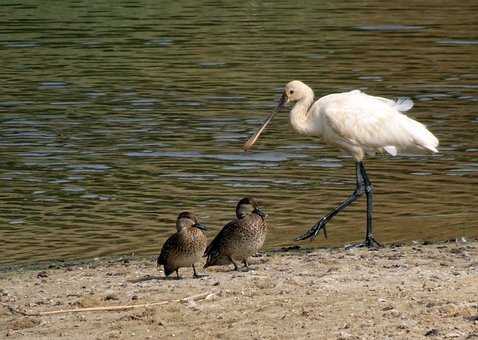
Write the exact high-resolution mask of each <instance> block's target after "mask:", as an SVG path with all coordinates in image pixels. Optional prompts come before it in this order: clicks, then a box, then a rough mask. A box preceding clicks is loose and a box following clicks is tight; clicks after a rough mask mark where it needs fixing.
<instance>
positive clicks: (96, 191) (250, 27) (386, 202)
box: [0, 0, 478, 264]
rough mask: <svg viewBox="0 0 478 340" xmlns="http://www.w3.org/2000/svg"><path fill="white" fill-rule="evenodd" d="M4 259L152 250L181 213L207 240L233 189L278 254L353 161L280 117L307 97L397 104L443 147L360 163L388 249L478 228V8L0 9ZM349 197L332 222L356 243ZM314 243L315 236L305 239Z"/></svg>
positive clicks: (206, 5) (225, 216) (432, 4)
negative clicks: (254, 211)
mask: <svg viewBox="0 0 478 340" xmlns="http://www.w3.org/2000/svg"><path fill="white" fill-rule="evenodd" d="M0 8H1V11H2V14H3V15H2V17H3V23H2V29H1V35H0V52H1V58H2V61H1V68H0V79H1V82H0V84H1V85H0V86H1V92H0V156H1V163H0V184H1V185H0V202H1V205H0V240H1V247H0V249H1V250H0V254H1V257H0V263H3V264H6V263H26V262H33V261H39V260H48V259H74V258H88V257H95V256H101V255H110V254H124V253H132V252H134V253H136V254H153V253H157V252H158V250H159V248H160V245H161V242H162V240H163V239H164V238H165V237H166V236H167V235H169V234H170V233H172V232H173V228H174V220H175V217H176V215H177V213H179V212H180V211H181V210H186V209H187V210H191V211H194V212H196V213H197V214H198V215H199V216H200V218H201V220H202V221H203V222H205V223H206V224H208V225H209V226H210V227H211V229H212V230H211V235H212V233H214V232H215V231H216V230H217V229H218V228H220V227H221V226H222V225H223V224H224V223H225V222H227V221H228V220H229V219H230V218H231V217H232V216H233V207H234V205H235V202H236V201H237V200H238V199H239V198H241V197H243V196H246V195H252V196H255V197H257V198H259V199H260V201H261V202H262V205H263V207H264V208H265V210H266V211H267V212H268V213H269V215H270V222H271V225H272V226H273V229H272V231H271V233H270V235H269V238H268V242H267V247H268V248H272V247H278V246H283V245H291V244H293V242H292V241H291V239H292V238H293V237H295V236H297V235H298V234H300V233H302V232H303V231H304V230H305V229H307V228H309V227H310V225H312V224H313V223H315V222H316V221H317V220H318V218H319V217H320V216H321V215H322V214H324V213H325V212H327V211H328V210H329V209H330V208H331V207H332V206H334V205H335V204H336V203H338V202H339V201H341V200H342V199H343V198H345V197H346V196H347V195H348V194H349V193H350V192H351V191H352V190H353V187H354V183H355V181H354V178H353V173H354V165H353V162H352V160H351V159H350V158H347V157H344V156H343V155H341V154H339V153H338V152H337V151H336V150H334V149H333V148H329V147H326V146H324V145H322V144H320V142H319V141H318V140H317V139H314V138H305V137H300V136H298V135H297V134H295V133H294V132H293V131H291V129H290V128H289V127H288V125H287V114H286V113H283V114H282V115H281V116H280V117H278V118H276V119H275V120H274V122H273V124H272V126H271V127H270V128H269V129H268V130H267V131H266V133H265V134H264V135H263V137H262V138H261V139H260V140H259V143H258V145H257V147H256V149H255V151H254V152H253V153H248V154H246V153H244V152H242V151H241V145H242V143H243V142H244V141H245V140H246V139H247V137H248V136H249V135H250V134H251V133H252V132H253V131H254V130H255V129H256V128H257V127H258V125H259V124H260V123H261V122H262V120H263V119H264V117H265V115H266V114H268V113H269V112H270V110H271V109H272V108H273V107H274V105H275V101H276V100H277V97H278V93H279V91H280V90H281V87H282V86H283V85H284V84H285V83H286V82H288V81H289V80H292V79H301V80H303V81H304V82H306V83H308V84H309V85H310V86H311V87H312V88H314V90H315V92H316V95H317V96H321V95H325V94H328V93H332V92H338V91H345V90H350V89H354V88H360V89H363V90H365V91H366V92H368V93H371V94H374V95H380V96H386V97H397V96H410V97H412V98H413V99H414V101H415V107H414V109H413V110H412V111H411V115H412V116H413V117H415V118H417V119H418V120H420V121H421V122H423V123H425V124H427V125H428V127H429V128H430V129H431V131H433V132H434V133H435V134H436V136H437V137H438V138H439V139H440V142H441V146H440V151H441V153H440V154H438V155H434V156H428V157H396V158H394V159H392V158H390V157H377V158H371V159H369V160H368V161H367V163H366V164H367V167H368V169H369V176H370V177H371V179H372V181H373V182H374V184H375V188H376V205H375V212H376V215H375V217H376V219H375V221H376V234H377V238H378V239H379V240H381V241H384V242H392V241H398V240H413V239H434V240H435V239H449V238H455V237H465V238H470V237H476V236H478V210H477V205H478V200H477V198H476V195H477V189H478V186H477V184H478V113H477V112H478V108H477V104H478V33H477V32H478V21H477V20H476V13H477V12H478V3H477V2H476V1H460V2H450V1H417V2H413V4H412V3H410V2H409V1H393V2H384V1H367V2H363V1H346V2H341V1H326V2H325V1H303V2H299V3H297V4H296V3H291V2H290V1H270V2H263V1H245V2H238V1H199V2H198V1H181V2H164V1H156V0H154V1H153V0H151V1H147V0H144V1H107V0H97V1H94V2H91V1H84V0H79V1H39V0H36V1H33V0H31V1H11V0H5V1H2V4H1V5H0ZM363 209H364V203H363V201H361V202H360V203H357V204H356V205H354V206H353V207H351V208H350V209H349V210H348V211H347V212H345V213H344V214H343V215H340V216H338V217H337V218H336V219H335V220H334V222H332V223H331V224H330V225H329V228H328V231H329V239H328V240H327V241H325V240H323V238H322V237H321V238H320V239H319V240H318V241H315V243H313V244H312V245H316V246H320V245H341V244H344V243H347V242H351V241H354V240H358V239H361V238H362V237H363V229H364V223H365V213H364V211H363ZM306 244H310V243H306Z"/></svg>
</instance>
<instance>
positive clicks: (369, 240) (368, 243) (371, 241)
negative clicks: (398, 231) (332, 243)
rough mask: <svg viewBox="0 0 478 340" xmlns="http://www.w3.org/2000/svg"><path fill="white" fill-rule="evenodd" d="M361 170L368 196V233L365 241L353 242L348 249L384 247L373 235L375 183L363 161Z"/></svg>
mask: <svg viewBox="0 0 478 340" xmlns="http://www.w3.org/2000/svg"><path fill="white" fill-rule="evenodd" d="M360 172H361V174H362V178H363V179H364V184H365V195H366V196H367V233H366V235H365V241H364V242H362V243H357V244H352V245H349V246H347V247H346V249H350V248H357V247H367V248H376V247H382V245H381V244H380V243H379V242H378V241H377V240H375V238H374V237H373V219H372V213H373V185H372V182H370V180H369V178H368V176H367V172H366V171H365V167H364V165H363V163H362V162H360Z"/></svg>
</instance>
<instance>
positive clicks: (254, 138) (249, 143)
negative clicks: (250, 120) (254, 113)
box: [243, 91, 289, 151]
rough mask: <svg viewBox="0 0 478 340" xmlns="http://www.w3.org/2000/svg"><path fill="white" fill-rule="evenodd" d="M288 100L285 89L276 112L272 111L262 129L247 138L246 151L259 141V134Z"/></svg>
mask: <svg viewBox="0 0 478 340" xmlns="http://www.w3.org/2000/svg"><path fill="white" fill-rule="evenodd" d="M288 102H289V98H288V97H287V94H286V93H285V91H284V92H283V93H282V96H281V97H280V99H279V103H278V104H277V108H276V110H275V112H272V113H271V114H270V115H269V116H267V118H266V120H265V121H264V123H263V124H262V126H261V127H260V129H259V130H257V132H256V133H255V134H254V135H253V136H252V137H251V138H249V139H248V140H247V142H246V143H245V144H244V147H243V148H244V151H249V149H250V148H252V146H253V145H254V143H255V142H256V141H257V139H259V136H260V135H261V133H262V131H264V129H265V128H266V127H267V125H269V123H270V122H271V120H272V118H273V117H274V115H275V114H276V112H278V111H279V110H280V109H281V108H283V107H284V106H285V105H286V104H287V103H288Z"/></svg>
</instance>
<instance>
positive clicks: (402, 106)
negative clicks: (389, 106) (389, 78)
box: [393, 97, 413, 112]
mask: <svg viewBox="0 0 478 340" xmlns="http://www.w3.org/2000/svg"><path fill="white" fill-rule="evenodd" d="M393 107H394V108H395V109H397V111H400V112H407V111H410V109H411V108H412V107H413V100H411V99H410V98H408V97H400V98H397V100H396V101H395V103H394V104H393Z"/></svg>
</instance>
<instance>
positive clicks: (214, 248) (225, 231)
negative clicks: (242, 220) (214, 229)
mask: <svg viewBox="0 0 478 340" xmlns="http://www.w3.org/2000/svg"><path fill="white" fill-rule="evenodd" d="M238 226H239V220H237V219H235V220H232V221H231V222H229V223H228V224H226V225H225V226H224V227H222V229H221V231H220V232H219V233H218V234H217V235H216V237H214V239H213V240H212V241H211V243H209V245H208V246H207V248H206V250H205V251H204V257H206V256H210V255H213V256H215V255H217V254H216V253H218V252H219V249H220V247H221V244H222V243H223V241H224V239H227V238H228V237H229V235H230V234H231V233H232V232H233V231H234V230H235V229H236V228H237V227H238Z"/></svg>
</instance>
